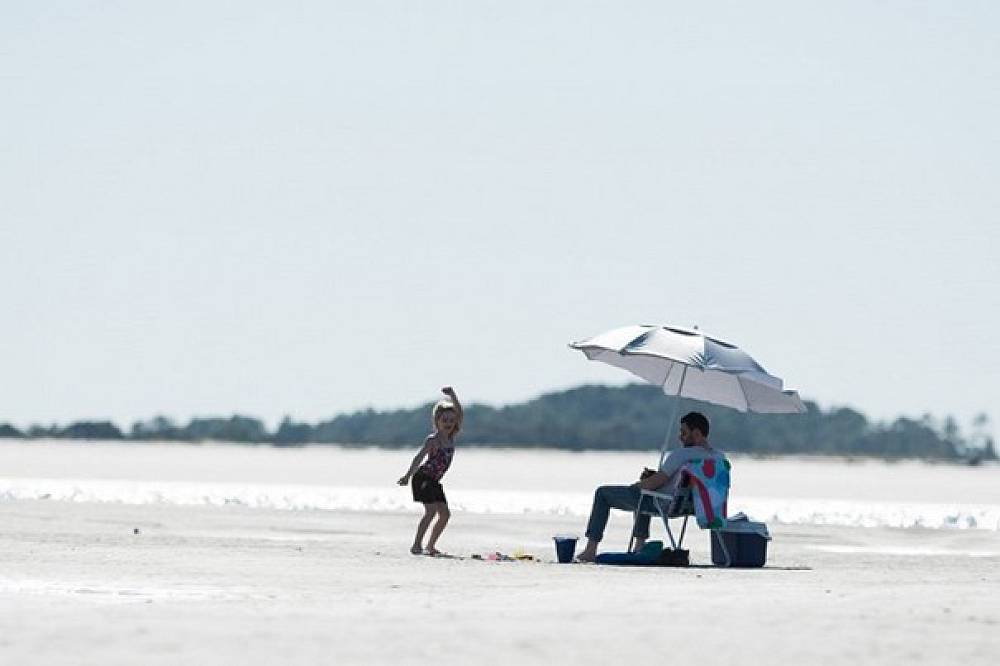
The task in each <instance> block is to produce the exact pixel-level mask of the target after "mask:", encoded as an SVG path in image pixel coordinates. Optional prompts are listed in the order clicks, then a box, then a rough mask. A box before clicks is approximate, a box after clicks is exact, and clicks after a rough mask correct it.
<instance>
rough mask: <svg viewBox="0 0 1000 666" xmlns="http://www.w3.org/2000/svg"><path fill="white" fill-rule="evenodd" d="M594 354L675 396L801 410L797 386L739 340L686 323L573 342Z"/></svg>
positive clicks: (772, 410)
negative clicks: (789, 385) (773, 372)
mask: <svg viewBox="0 0 1000 666" xmlns="http://www.w3.org/2000/svg"><path fill="white" fill-rule="evenodd" d="M570 347H571V348H573V349H577V350H579V351H582V352H583V353H584V354H585V355H586V356H587V358H588V359H590V360H592V361H601V362H604V363H607V364H609V365H613V366H615V367H618V368H622V369H624V370H627V371H629V372H631V373H632V374H634V375H636V376H637V377H640V378H641V379H644V380H645V381H647V382H649V383H651V384H656V385H658V386H660V387H661V388H662V389H663V392H664V393H665V394H667V395H669V396H676V397H678V398H692V399H694V400H701V401H703V402H709V403H712V404H715V405H722V406H725V407H732V408H733V409H737V410H739V411H741V412H746V411H751V412H759V413H763V414H801V413H804V412H805V411H806V407H805V405H803V404H802V400H801V398H799V395H798V393H796V392H795V391H789V390H785V389H784V386H783V383H782V381H781V379H779V378H777V377H775V376H773V375H770V374H768V373H767V371H766V370H764V368H762V367H761V366H760V364H759V363H757V362H756V361H755V360H753V358H751V356H750V355H749V354H747V353H746V352H744V351H743V350H741V349H740V348H739V347H737V346H736V345H734V344H731V343H729V342H726V341H724V340H720V339H719V338H716V337H712V336H709V335H705V334H704V333H702V332H701V331H699V330H697V329H689V328H684V327H681V326H625V327H622V328H616V329H613V330H611V331H607V332H606V333H601V334H600V335H596V336H594V337H592V338H589V339H587V340H581V341H580V342H573V343H570Z"/></svg>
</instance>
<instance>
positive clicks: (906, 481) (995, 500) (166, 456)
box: [0, 440, 1000, 531]
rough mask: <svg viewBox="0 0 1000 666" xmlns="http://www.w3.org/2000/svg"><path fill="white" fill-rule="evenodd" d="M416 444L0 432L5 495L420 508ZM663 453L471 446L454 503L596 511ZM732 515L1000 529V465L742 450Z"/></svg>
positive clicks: (453, 474) (452, 491)
mask: <svg viewBox="0 0 1000 666" xmlns="http://www.w3.org/2000/svg"><path fill="white" fill-rule="evenodd" d="M414 453H415V450H389V449H377V448H344V447H333V446H322V447H305V448H294V449H279V448H274V447H246V446H237V445H225V444H210V445H188V444H157V443H150V444H120V443H109V442H52V441H36V442H20V441H16V440H14V441H11V440H6V441H4V440H0V501H2V502H16V501H22V500H46V501H52V502H118V503H126V504H175V505H212V506H225V505H239V506H244V507H250V508H267V509H282V510H296V511H317V510H319V511H322V510H347V511H391V512H416V511H419V510H420V506H419V505H415V504H414V503H413V502H412V500H411V497H410V491H409V489H408V488H401V487H399V486H397V485H395V480H396V479H398V478H399V476H401V475H402V474H403V473H404V472H405V470H406V468H407V467H408V465H409V462H410V460H411V458H412V456H413V454H414ZM656 457H657V456H656V453H655V452H653V453H641V452H640V453H636V452H629V453H609V452H590V453H571V452H565V451H551V450H523V449H488V450H487V449H476V448H466V449H461V448H460V449H459V451H458V452H457V454H456V457H455V462H454V464H453V466H452V469H451V470H450V471H449V472H448V475H447V476H446V478H445V484H444V485H445V488H446V491H447V494H448V498H449V502H450V504H451V506H452V508H453V510H458V511H466V512H471V513H492V514H525V513H529V514H530V513H542V514H553V515H565V516H578V517H580V518H581V519H584V518H586V516H587V515H588V513H589V510H590V503H591V498H592V495H593V490H594V488H595V487H597V486H598V485H601V484H604V483H631V482H632V481H633V480H634V479H635V477H636V475H637V473H638V471H639V470H641V469H642V467H643V466H655V463H656ZM732 462H733V488H732V492H731V495H730V502H729V508H730V511H731V512H737V511H742V512H744V513H746V514H748V515H750V516H752V517H754V518H757V519H761V520H765V521H768V522H770V523H792V524H812V525H839V526H856V527H895V528H932V529H976V530H992V531H998V530H1000V467H998V466H994V465H987V466H981V467H965V466H958V465H943V464H928V463H921V462H900V463H886V462H881V461H853V462H852V461H847V460H839V459H811V458H782V459H753V458H747V457H739V456H733V457H732Z"/></svg>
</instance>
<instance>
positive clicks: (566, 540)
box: [552, 536, 577, 564]
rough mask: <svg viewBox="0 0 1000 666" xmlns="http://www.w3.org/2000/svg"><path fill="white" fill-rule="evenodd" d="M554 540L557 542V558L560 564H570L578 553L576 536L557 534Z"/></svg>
mask: <svg viewBox="0 0 1000 666" xmlns="http://www.w3.org/2000/svg"><path fill="white" fill-rule="evenodd" d="M552 540H553V541H555V542H556V559H557V560H559V562H560V564H569V563H570V562H572V561H573V556H574V555H575V554H576V540H577V539H576V537H573V536H555V537H552Z"/></svg>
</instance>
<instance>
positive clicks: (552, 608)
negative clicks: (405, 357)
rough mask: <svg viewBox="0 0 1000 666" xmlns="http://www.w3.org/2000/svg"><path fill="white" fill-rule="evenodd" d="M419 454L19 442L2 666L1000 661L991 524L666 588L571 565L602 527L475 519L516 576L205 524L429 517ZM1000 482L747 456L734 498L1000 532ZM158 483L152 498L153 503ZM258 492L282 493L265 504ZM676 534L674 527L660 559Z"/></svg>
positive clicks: (562, 474) (702, 554) (518, 462)
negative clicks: (934, 518) (958, 507)
mask: <svg viewBox="0 0 1000 666" xmlns="http://www.w3.org/2000/svg"><path fill="white" fill-rule="evenodd" d="M648 457H649V456H648V454H645V455H644V454H606V455H604V454H602V455H587V456H578V455H573V454H560V453H552V452H536V453H526V452H518V453H511V452H473V451H462V452H461V455H460V457H456V463H455V467H454V469H453V470H452V471H451V472H449V478H448V481H447V483H446V486H447V487H448V489H449V494H450V495H454V496H455V497H456V498H459V499H460V498H461V497H462V496H463V493H464V494H465V495H466V497H472V496H473V495H474V494H475V493H477V492H487V493H498V494H497V495H496V496H497V497H501V496H503V495H504V494H505V493H507V492H509V493H511V494H516V493H519V492H520V493H522V495H520V496H518V497H520V499H519V500H518V501H524V502H529V503H530V502H533V501H537V499H538V498H537V497H536V496H534V495H531V493H532V492H535V491H539V490H542V489H548V488H553V489H554V490H556V491H559V492H575V493H589V492H590V491H592V488H593V485H594V484H595V483H596V482H598V481H619V480H627V477H626V478H625V479H622V478H621V477H623V476H625V475H627V474H629V473H630V472H632V471H633V470H635V468H636V467H637V466H639V465H641V464H642V463H645V462H648ZM407 458H408V453H407V452H401V451H397V452H385V451H367V452H365V451H343V450H336V449H305V450H292V451H278V450H274V449H269V448H261V449H245V448H241V447H188V446H176V445H172V446H156V445H151V446H145V445H144V446H120V445H104V444H101V445H81V444H78V443H71V444H45V443H38V442H35V443H31V444H22V443H12V444H3V445H2V446H0V470H2V472H3V474H2V476H3V477H4V478H2V479H0V500H3V501H0V562H2V567H0V665H2V666H6V665H7V664H100V665H102V666H103V665H107V664H178V663H184V664H241V665H244V664H289V663H336V664H355V663H361V664H369V663H371V664H425V663H437V664H441V663H444V664H477V663H478V664H524V663H528V664H536V663H545V664H552V665H554V664H561V663H587V664H589V663H594V664H607V663H629V664H634V663H637V662H640V661H641V662H642V663H674V662H677V661H686V662H688V663H692V662H694V663H718V664H737V663H741V664H764V663H777V664H781V665H782V666H784V665H790V664H800V663H802V664H806V663H808V664H813V663H823V664H840V663H843V664H851V665H852V666H856V665H857V664H883V663H884V664H896V663H904V662H905V663H912V662H924V663H929V664H944V663H953V664H959V663H961V664H987V663H989V664H995V663H997V661H998V659H1000V625H998V623H1000V602H998V601H997V599H998V598H1000V594H998V593H1000V574H998V565H1000V531H997V530H996V529H993V528H990V527H989V526H988V525H987V524H986V523H985V522H983V521H980V523H979V524H978V526H977V528H976V529H933V530H930V529H918V528H912V529H906V530H901V529H888V528H856V527H836V526H822V525H818V524H813V525H780V524H776V523H773V522H772V524H771V529H772V533H773V534H774V541H773V543H772V545H771V550H770V553H769V554H770V558H769V566H768V568H766V569H764V570H731V569H730V570H723V569H717V568H710V567H703V568H702V567H692V568H689V569H666V568H641V569H640V568H621V567H599V566H593V565H560V564H555V563H552V562H551V560H552V559H554V549H553V546H552V542H551V540H550V536H551V535H552V534H556V533H560V532H567V531H570V532H578V533H579V532H582V530H583V526H584V519H583V518H581V517H580V516H579V515H546V514H545V513H539V512H532V513H529V514H525V515H483V514H480V513H473V512H470V511H458V510H456V512H455V516H454V518H453V522H452V525H451V526H449V528H448V530H447V532H446V533H445V537H444V539H443V540H442V542H441V546H442V547H443V548H445V549H446V550H448V551H450V552H453V553H457V554H463V555H469V554H471V553H473V552H480V553H484V552H488V551H489V550H492V549H501V550H503V551H504V552H508V553H510V552H513V551H515V550H516V549H518V548H521V549H524V550H526V551H528V552H531V553H534V554H536V555H539V556H540V557H541V558H542V559H543V560H545V561H544V562H542V563H526V562H501V563H494V562H478V561H472V560H464V561H461V560H441V559H431V558H426V557H414V556H411V555H409V553H408V552H407V548H408V546H409V543H410V540H411V538H412V531H413V529H414V526H415V524H416V516H415V515H414V514H412V513H406V512H402V511H394V512H378V511H372V510H369V511H355V512H351V511H343V510H287V509H285V510H275V509H270V508H248V506H245V505H223V506H211V505H199V504H198V503H197V502H198V501H199V498H198V496H197V493H198V492H200V490H198V489H199V488H201V487H202V486H200V485H197V484H204V486H203V487H204V489H205V493H206V495H205V502H206V503H211V502H218V501H220V498H222V501H229V497H230V493H233V492H235V491H234V486H233V485H231V484H246V485H244V486H240V487H239V488H237V490H238V491H239V492H238V494H237V495H234V497H236V499H237V501H242V502H244V504H247V503H250V504H251V505H255V506H264V507H267V506H279V505H282V504H281V501H282V499H283V498H284V495H283V493H286V492H288V493H293V494H294V497H293V498H292V499H293V500H294V501H290V502H288V503H286V504H285V505H286V506H297V504H296V502H300V501H306V502H307V504H308V502H309V501H312V499H310V498H312V497H313V494H314V493H317V492H320V491H323V492H326V491H324V490H323V489H324V488H325V489H327V491H329V492H328V493H327V494H326V495H323V494H322V492H320V494H319V495H317V497H319V500H321V501H323V502H326V501H331V500H330V497H334V498H335V499H336V496H337V495H336V492H337V490H336V489H337V488H338V487H339V484H344V483H345V482H347V485H350V483H359V484H362V485H364V484H369V485H374V484H383V485H382V486H379V488H383V489H382V490H379V492H386V493H389V494H390V495H392V494H393V493H395V494H400V495H401V496H402V497H403V499H405V495H406V492H407V491H406V489H393V488H392V486H391V480H392V479H394V478H396V477H397V476H398V474H399V473H400V472H401V471H402V470H401V468H403V467H405V464H406V459H407ZM997 475H998V470H997V468H992V469H979V470H966V469H962V468H955V467H940V466H926V465H918V464H905V465H884V464H880V463H865V464H845V463H836V462H830V461H827V462H823V461H817V462H810V463H806V464H797V463H795V462H794V461H748V460H744V461H740V462H739V463H738V464H737V467H736V470H735V473H734V479H735V484H734V490H735V489H738V491H737V492H736V493H735V494H736V497H735V498H734V500H735V501H736V502H737V503H738V500H739V498H742V497H745V496H746V494H747V493H750V494H752V493H762V492H771V491H772V490H773V489H774V488H776V487H780V488H781V489H782V490H783V494H784V496H785V497H789V498H793V499H794V498H799V499H801V502H800V504H799V505H798V506H799V507H800V508H801V507H805V508H806V509H808V508H809V507H820V508H823V507H824V506H825V505H824V504H822V502H819V503H817V500H818V499H820V498H832V499H834V500H840V501H848V500H850V501H856V502H858V503H860V504H865V503H867V502H878V501H883V500H886V499H888V498H900V499H903V500H906V501H919V500H921V499H926V497H925V494H926V492H927V489H928V488H930V489H931V490H932V491H934V493H936V494H935V497H939V498H940V499H941V501H948V502H953V501H959V500H964V501H968V502H978V503H981V504H983V505H988V506H992V507H994V508H992V509H990V510H989V511H990V512H992V513H990V512H987V513H986V514H983V515H989V516H992V515H995V513H996V511H995V504H991V503H995V502H996V501H997V495H996V488H997V487H998V485H997V484H996V480H997ZM74 479H75V480H74ZM866 479H867V480H868V481H867V482H865V480H866ZM879 479H889V482H888V483H887V484H885V485H884V486H880V485H878V484H877V483H876V482H877V481H878V480H879ZM67 480H69V481H67ZM164 483H165V484H171V483H173V484H179V483H186V484H188V485H185V486H183V493H181V495H180V497H181V498H182V499H183V500H184V501H185V502H188V501H195V502H196V503H195V504H193V505H185V504H183V503H180V504H179V503H177V501H176V498H174V497H173V496H167V495H162V494H160V493H161V491H162V489H163V487H162V484H164ZM60 484H61V485H60ZM87 484H91V485H90V486H88V485H87ZM158 484H159V485H158ZM191 484H194V485H191ZM254 484H258V485H254ZM260 484H263V485H260ZM274 484H287V485H280V486H275V485H274ZM91 486H92V487H91ZM136 486H138V487H140V488H147V489H151V490H150V492H149V493H148V494H145V495H144V494H142V493H139V494H135V492H134V490H135V487H136ZM48 487H56V488H61V489H62V490H61V491H60V492H62V493H63V494H61V495H58V497H61V498H62V499H55V498H56V495H52V496H51V498H50V499H23V497H24V496H25V495H19V494H16V493H15V492H14V490H16V489H17V488H21V489H22V490H23V489H24V488H27V489H28V491H30V492H28V495H27V496H28V497H39V498H40V497H44V496H45V493H46V492H48V491H46V490H45V488H48ZM32 488H34V491H32V490H31V489H32ZM66 488H69V489H70V490H69V491H68V492H67V491H66ZM88 488H90V490H87V489H88ZM94 488H96V491H95V490H94ZM170 489H172V490H171V492H173V491H175V490H176V488H175V487H174V486H170V487H169V488H168V490H170ZM331 489H332V490H331ZM503 489H506V491H504V490H503ZM838 490H839V491H840V493H839V494H838V492H837V491H838ZM92 491H93V492H92ZM18 492H20V491H18ZM31 492H34V493H35V494H34V495H32V494H31ZM257 492H263V493H269V494H268V495H267V496H266V497H265V498H263V500H262V501H261V502H256V503H254V502H253V501H252V500H253V499H254V493H257ZM88 493H90V494H88ZM94 493H96V494H94ZM101 493H104V494H103V495H102V494H101ZM116 493H118V494H117V495H116ZM296 493H297V494H296ZM331 493H332V494H331ZM879 493H881V494H879ZM858 495H861V497H858ZM487 496H488V495H487ZM107 497H111V498H115V497H120V499H119V500H116V501H110V502H109V501H106V498H107ZM95 498H96V499H101V498H105V501H96V499H95ZM303 498H305V500H303ZM81 500H86V501H81ZM265 500H266V501H265ZM574 501H575V500H574ZM122 502H124V503H122ZM149 502H153V503H149ZM369 506H372V507H375V506H377V504H372V505H369ZM406 508H407V509H410V508H411V507H410V505H409V504H406ZM571 508H572V507H571ZM910 508H911V509H912V510H915V511H918V512H919V511H925V510H927V507H923V506H922V505H917V504H914V505H912V506H911V507H910ZM880 515H883V517H884V516H885V515H890V514H880ZM922 515H923V514H922ZM926 515H931V514H930V513H928V514H926ZM802 517H803V516H802V515H799V518H802ZM831 517H833V518H837V516H836V515H834V514H823V515H817V517H816V520H815V521H814V522H820V523H821V522H824V521H828V520H830V519H831ZM805 518H806V519H808V516H805ZM629 526H630V522H629V519H628V517H627V516H626V514H624V513H618V512H616V513H614V514H613V519H612V523H611V525H610V529H609V532H608V538H607V540H606V541H605V546H606V548H607V549H615V550H616V549H621V548H622V547H624V545H625V542H626V540H627V533H628V529H629ZM135 528H138V529H139V533H138V534H135V533H134V531H133V530H134V529H135ZM660 529H661V528H660V527H659V526H655V525H654V538H656V537H657V535H658V534H660ZM688 545H689V547H691V548H692V559H693V561H694V562H695V563H702V564H706V563H707V562H708V559H709V558H708V553H707V545H708V538H707V535H706V534H705V533H703V532H700V531H698V530H695V531H694V532H693V533H691V534H690V536H689V539H688Z"/></svg>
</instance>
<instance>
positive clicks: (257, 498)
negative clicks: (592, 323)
mask: <svg viewBox="0 0 1000 666" xmlns="http://www.w3.org/2000/svg"><path fill="white" fill-rule="evenodd" d="M448 498H449V503H450V505H451V507H452V509H453V510H456V511H463V512H467V513H473V514H503V515H512V514H514V515H517V514H547V515H559V516H576V517H580V518H581V519H585V518H586V517H587V516H588V515H589V513H590V507H591V500H592V495H591V494H590V493H566V492H545V491H520V490H518V491H505V490H462V489H449V490H448ZM18 500H51V501H61V502H114V503H121V504H168V505H180V506H192V505H202V506H225V505H237V506H244V507H249V508H261V509H281V510H299V511H302V510H327V511H332V510H339V511H383V512H384V511H388V512H409V513H414V512H418V511H420V510H421V508H420V507H419V505H416V504H415V503H414V502H413V501H412V500H411V497H410V491H409V489H408V488H399V487H375V486H358V487H335V486H319V485H304V484H295V485H292V484H289V485H277V484H239V483H191V482H181V481H123V480H122V481H120V480H102V479H28V478H16V479H14V478H0V501H18ZM729 510H730V512H732V513H735V512H737V511H743V512H744V513H746V514H748V515H750V516H752V517H753V518H755V519H758V520H764V521H767V522H773V523H788V524H809V525H838V526H850V527H895V528H930V529H947V528H951V529H980V530H995V531H996V530H1000V505H991V504H946V503H940V504H934V503H919V502H874V501H851V500H834V499H782V498H767V497H739V498H733V500H732V501H731V502H730V506H729Z"/></svg>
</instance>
